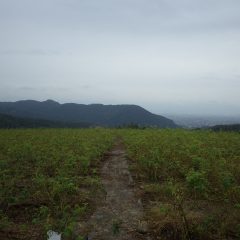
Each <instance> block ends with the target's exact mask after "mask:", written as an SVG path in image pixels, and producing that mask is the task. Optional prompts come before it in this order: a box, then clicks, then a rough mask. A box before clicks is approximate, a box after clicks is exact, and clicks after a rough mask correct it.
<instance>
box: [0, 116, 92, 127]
mask: <svg viewBox="0 0 240 240" xmlns="http://www.w3.org/2000/svg"><path fill="white" fill-rule="evenodd" d="M91 126H92V125H91V124H89V123H70V122H60V121H59V122H58V121H49V120H44V119H30V118H20V117H13V116H10V115H6V114H0V128H6V129H8V128H88V127H91Z"/></svg>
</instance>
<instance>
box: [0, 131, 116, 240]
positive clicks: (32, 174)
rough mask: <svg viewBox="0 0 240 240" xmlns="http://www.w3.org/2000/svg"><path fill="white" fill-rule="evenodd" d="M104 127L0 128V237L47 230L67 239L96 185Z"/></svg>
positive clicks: (36, 235) (105, 145) (107, 136)
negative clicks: (56, 232)
mask: <svg viewBox="0 0 240 240" xmlns="http://www.w3.org/2000/svg"><path fill="white" fill-rule="evenodd" d="M112 141H113V135H112V133H111V132H110V131H109V130H103V129H94V130H68V129H65V130H60V129H59V130H44V129H43V130H1V132H0V186H1V188H0V206H1V211H0V236H1V238H4V239H8V238H9V239H13V238H17V239H45V235H46V233H47V231H48V230H55V231H58V232H62V233H63V236H64V238H65V239H72V236H73V232H74V229H75V225H76V222H77V221H78V219H80V218H82V217H84V216H86V214H87V213H88V212H89V211H91V207H92V202H93V201H92V200H93V199H94V194H95V192H96V190H97V189H98V188H99V185H100V181H99V176H98V166H99V162H100V159H101V156H102V155H103V154H104V152H106V151H107V149H109V148H110V147H111V145H112Z"/></svg>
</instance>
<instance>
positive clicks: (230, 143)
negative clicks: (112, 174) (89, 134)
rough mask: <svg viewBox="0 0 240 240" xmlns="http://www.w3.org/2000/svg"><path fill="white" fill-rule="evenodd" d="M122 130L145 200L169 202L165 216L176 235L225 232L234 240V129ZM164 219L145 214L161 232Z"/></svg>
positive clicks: (237, 193)
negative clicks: (168, 211)
mask: <svg viewBox="0 0 240 240" xmlns="http://www.w3.org/2000/svg"><path fill="white" fill-rule="evenodd" d="M120 134H121V135H122V137H123V139H124V142H125V145H126V147H127V151H128V154H129V157H130V158H131V159H132V166H131V169H132V171H133V172H134V175H135V176H136V177H137V178H138V179H139V180H140V181H141V182H142V184H145V186H146V187H145V193H146V198H147V199H149V203H148V204H149V205H150V206H151V205H152V204H153V203H154V202H155V203H156V205H157V206H159V205H161V204H167V205H169V204H171V205H172V208H173V209H175V211H172V212H171V213H168V214H167V218H168V221H169V219H171V224H172V225H173V229H175V230H176V231H178V233H177V235H179V232H181V233H182V234H180V238H183V239H185V238H188V239H189V238H193V236H197V239H209V238H213V239H214V238H218V239H226V238H227V236H228V234H231V236H234V237H235V238H237V234H238V229H237V226H239V223H240V208H239V204H240V135H239V134H238V133H234V132H212V131H188V130H182V129H175V130H171V129H162V130H157V129H154V130H153V129H145V130H141V131H140V130H133V129H132V130H130V129H128V130H121V131H120ZM153 186H154V187H153ZM148 204H147V207H148ZM163 216H164V217H166V216H165V215H163ZM164 217H163V218H162V219H160V218H159V219H154V216H151V213H149V221H153V222H152V224H153V225H157V226H163V231H164V229H165V227H164V224H165V222H166V221H167V220H166V219H164ZM156 222H158V223H157V224H156ZM166 224H167V223H166ZM168 227H169V225H167V226H166V228H168ZM177 229H178V230H177ZM157 231H159V229H157ZM216 236H217V237H216ZM163 238H164V237H163Z"/></svg>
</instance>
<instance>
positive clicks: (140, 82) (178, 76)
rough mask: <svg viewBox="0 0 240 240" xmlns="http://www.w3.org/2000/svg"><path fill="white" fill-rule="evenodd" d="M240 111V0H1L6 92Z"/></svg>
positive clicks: (0, 70)
mask: <svg viewBox="0 0 240 240" xmlns="http://www.w3.org/2000/svg"><path fill="white" fill-rule="evenodd" d="M49 98H50V99H54V100H57V101H59V102H62V103H63V102H77V103H87V104H88V103H104V104H120V103H131V104H132V103H133V104H139V105H141V106H143V107H145V108H147V109H149V110H151V111H154V112H156V113H162V114H164V113H165V114H167V113H168V114H177V113H188V114H218V115H227V114H231V115H234V114H240V1H239V0H41V1H37V0H21V1H19V0H0V101H15V100H20V99H36V100H45V99H49Z"/></svg>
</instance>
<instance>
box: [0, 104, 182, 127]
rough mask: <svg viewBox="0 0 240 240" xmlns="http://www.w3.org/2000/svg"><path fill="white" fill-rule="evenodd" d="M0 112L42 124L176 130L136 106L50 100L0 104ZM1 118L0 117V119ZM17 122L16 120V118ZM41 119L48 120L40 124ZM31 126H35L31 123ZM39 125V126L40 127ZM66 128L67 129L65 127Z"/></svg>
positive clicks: (161, 117) (170, 122)
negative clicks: (144, 127) (135, 126)
mask: <svg viewBox="0 0 240 240" xmlns="http://www.w3.org/2000/svg"><path fill="white" fill-rule="evenodd" d="M0 113H1V114H5V119H6V115H9V116H13V117H17V118H21V119H22V120H23V119H24V120H26V119H34V120H35V122H36V120H39V121H41V124H43V125H44V124H46V125H54V124H55V126H57V125H59V126H61V124H63V123H64V124H63V126H67V124H70V125H69V127H71V124H73V123H74V124H75V125H74V127H77V126H78V125H76V124H79V126H80V127H81V126H83V127H87V126H103V127H118V126H126V125H131V124H136V125H138V126H154V127H160V128H176V127H178V126H177V125H176V124H175V123H174V121H172V120H170V119H168V118H166V117H163V116H160V115H156V114H153V113H151V112H149V111H147V110H145V109H144V108H142V107H140V106H137V105H103V104H90V105H85V104H76V103H65V104H60V103H58V102H56V101H53V100H47V101H43V102H39V101H35V100H23V101H17V102H0ZM2 117H3V116H2ZM16 120H19V119H16ZM43 120H47V121H51V123H50V122H45V123H44V122H42V121H43ZM31 124H33V125H34V123H33V122H31ZM41 124H40V125H41ZM67 127H68V126H67Z"/></svg>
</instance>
